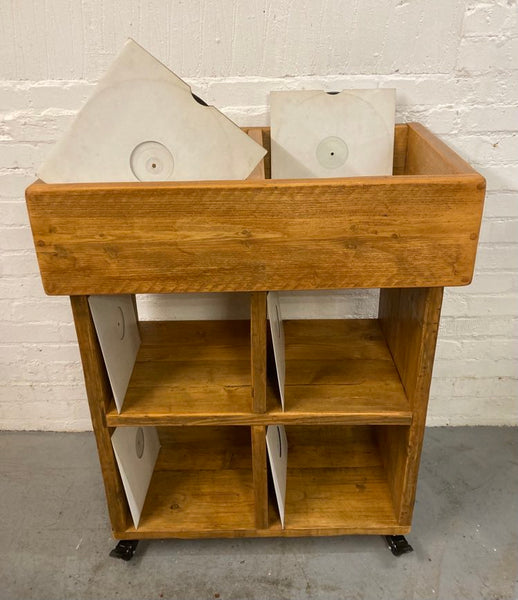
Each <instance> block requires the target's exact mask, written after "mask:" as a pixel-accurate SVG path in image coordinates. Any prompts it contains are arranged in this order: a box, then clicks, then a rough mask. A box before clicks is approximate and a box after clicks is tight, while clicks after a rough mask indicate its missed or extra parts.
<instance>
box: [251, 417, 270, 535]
mask: <svg viewBox="0 0 518 600" xmlns="http://www.w3.org/2000/svg"><path fill="white" fill-rule="evenodd" d="M251 429H252V468H253V474H254V497H255V526H256V528H257V529H266V528H267V527H268V470H267V464H266V461H267V456H266V428H265V427H264V426H257V425H254V426H252V428H251Z"/></svg>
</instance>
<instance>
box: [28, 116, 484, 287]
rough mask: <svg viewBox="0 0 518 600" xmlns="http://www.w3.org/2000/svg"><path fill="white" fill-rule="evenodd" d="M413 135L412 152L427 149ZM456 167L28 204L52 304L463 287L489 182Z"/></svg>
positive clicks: (47, 195) (177, 186) (74, 188)
mask: <svg viewBox="0 0 518 600" xmlns="http://www.w3.org/2000/svg"><path fill="white" fill-rule="evenodd" d="M410 131H413V132H415V131H416V130H414V129H411V128H409V129H408V135H410ZM418 131H419V134H420V137H419V139H420V140H422V143H420V144H414V151H413V152H414V154H416V155H417V154H420V153H421V154H423V153H426V152H427V151H428V149H429V148H430V144H431V141H430V140H435V138H433V136H431V134H429V135H427V136H424V137H423V136H422V135H421V133H422V130H421V129H418ZM412 135H414V134H412ZM415 135H417V134H415ZM398 139H399V138H398ZM402 139H403V138H402ZM409 143H410V142H409ZM434 144H435V146H433V151H434V152H435V150H436V147H439V146H440V142H438V141H437V142H435V141H434ZM441 148H442V146H441ZM400 151H401V149H399V150H398V152H400ZM430 152H432V151H430ZM436 153H437V152H436ZM398 156H399V154H398ZM409 156H410V155H408V156H406V158H405V160H406V166H405V169H406V170H407V172H408V169H409V168H412V169H413V170H416V169H417V170H419V168H418V166H417V167H416V166H414V167H412V164H417V165H418V164H420V163H418V162H416V160H414V159H412V158H410V159H409ZM412 156H413V154H412ZM448 156H449V154H448ZM409 160H410V163H409ZM412 160H413V161H414V163H412ZM459 161H460V162H462V161H461V160H460V159H459ZM421 162H423V161H421ZM450 163H451V160H450V161H449V162H448V161H440V160H436V161H434V162H433V165H434V168H435V169H436V171H434V173H433V174H428V173H426V174H423V175H417V174H416V175H411V176H407V175H404V176H396V177H359V178H345V179H326V180H298V181H296V180H293V181H291V180H265V181H226V182H186V183H183V182H165V183H124V184H81V185H79V184H78V185H75V184H74V185H72V184H60V185H46V184H43V183H41V182H39V183H38V182H37V183H35V184H33V185H32V186H31V187H29V188H28V190H27V192H26V196H27V206H28V210H29V215H30V220H31V226H32V232H33V237H34V243H35V246H36V251H37V256H38V261H39V266H40V271H41V275H42V280H43V283H44V287H45V290H46V292H47V293H48V294H83V293H106V294H107V293H151V292H152V293H166V292H197V291H223V290H226V291H265V290H277V289H278V290H282V289H332V288H349V287H414V286H419V287H424V286H444V285H466V284H467V283H469V282H470V281H471V277H472V273H473V265H474V260H475V252H476V245H477V239H478V233H479V228H480V221H481V216H482V205H483V198H484V185H485V184H484V179H483V178H482V177H481V176H480V175H478V174H476V173H475V172H473V171H472V170H471V169H470V170H469V171H466V172H463V173H460V174H452V173H451V172H450V171H451V169H450V167H449V165H450ZM459 164H460V163H459ZM409 165H410V166H409ZM443 165H447V168H446V167H445V169H443V170H441V169H442V166H443ZM400 168H401V165H400V166H399V167H398V169H400ZM424 170H425V171H429V170H430V169H428V168H426V169H424Z"/></svg>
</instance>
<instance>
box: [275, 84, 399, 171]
mask: <svg viewBox="0 0 518 600" xmlns="http://www.w3.org/2000/svg"><path fill="white" fill-rule="evenodd" d="M395 105H396V101H395V90H393V89H372V90H345V91H343V92H340V93H337V94H330V93H327V92H323V91H310V90H301V91H295V92H272V93H271V94H270V108H271V154H272V179H296V178H316V177H355V176H364V175H392V163H393V154H394V126H395Z"/></svg>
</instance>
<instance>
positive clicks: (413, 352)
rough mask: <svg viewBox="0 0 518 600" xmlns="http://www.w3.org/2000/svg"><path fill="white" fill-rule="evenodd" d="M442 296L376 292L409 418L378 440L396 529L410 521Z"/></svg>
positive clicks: (420, 291) (430, 291)
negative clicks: (407, 424)
mask: <svg viewBox="0 0 518 600" xmlns="http://www.w3.org/2000/svg"><path fill="white" fill-rule="evenodd" d="M442 296H443V288H417V289H404V290H386V289H385V290H381V293H380V311H379V318H380V323H381V327H382V330H383V333H384V335H385V338H386V341H387V345H388V347H389V349H390V352H391V354H392V358H393V360H394V364H395V365H396V368H397V370H398V373H399V376H400V378H401V382H402V383H403V387H404V388H405V391H406V394H407V397H408V400H409V403H410V407H411V409H412V413H413V417H412V424H411V426H410V428H408V429H406V428H385V429H383V430H381V429H380V432H381V433H380V436H379V441H380V444H381V446H382V449H383V452H382V454H383V455H384V456H385V459H386V464H387V470H388V473H389V476H390V479H391V483H392V494H393V498H394V501H395V506H396V512H397V514H398V515H399V522H400V524H410V522H411V519H412V511H413V506H414V501H415V492H416V485H417V476H418V471H419V461H420V457H421V448H422V443H423V435H424V428H425V422H426V411H427V407H428V396H429V391H430V383H431V378H432V369H433V361H434V355H435V346H436V342H437V332H438V328H439V318H440V312H441V305H442Z"/></svg>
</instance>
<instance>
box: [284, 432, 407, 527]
mask: <svg viewBox="0 0 518 600" xmlns="http://www.w3.org/2000/svg"><path fill="white" fill-rule="evenodd" d="M286 433H287V437H288V476H287V484H286V508H285V518H286V528H287V529H305V528H308V527H310V528H311V527H314V528H317V527H318V528H327V527H330V528H333V527H345V526H350V527H355V526H356V527H358V526H360V525H361V526H363V527H364V528H366V529H374V528H378V527H387V526H394V525H398V523H397V520H396V517H395V514H394V510H393V507H392V500H391V494H390V490H389V487H388V484H387V476H386V474H385V470H384V468H383V464H382V461H381V457H380V454H379V449H378V446H377V444H376V440H375V436H374V431H373V429H372V428H371V427H339V426H328V427H303V426H296V427H287V428H286Z"/></svg>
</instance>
